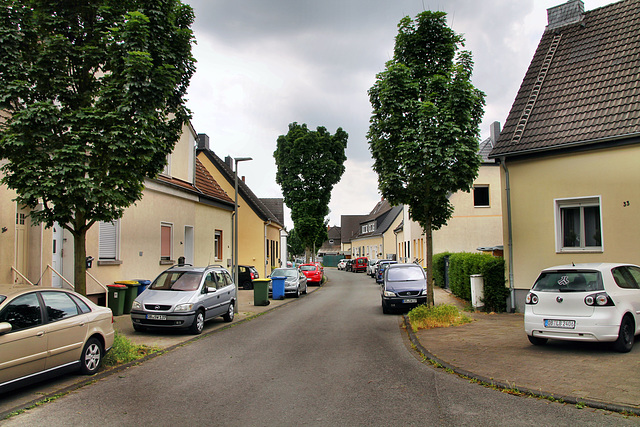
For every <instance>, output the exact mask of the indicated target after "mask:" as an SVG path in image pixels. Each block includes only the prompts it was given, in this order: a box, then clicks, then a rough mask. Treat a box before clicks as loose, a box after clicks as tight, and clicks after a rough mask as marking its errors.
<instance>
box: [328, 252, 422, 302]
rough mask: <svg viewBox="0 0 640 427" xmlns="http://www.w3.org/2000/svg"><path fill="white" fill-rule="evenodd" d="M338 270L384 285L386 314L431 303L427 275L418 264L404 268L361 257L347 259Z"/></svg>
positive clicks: (381, 295) (341, 262) (407, 265)
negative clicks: (369, 277)
mask: <svg viewBox="0 0 640 427" xmlns="http://www.w3.org/2000/svg"><path fill="white" fill-rule="evenodd" d="M338 270H344V271H352V272H356V273H357V272H360V271H363V272H365V273H366V274H367V275H369V276H371V277H373V278H374V279H375V280H376V283H378V284H379V285H380V297H381V304H382V312H383V313H385V314H387V313H392V312H399V311H402V312H406V311H408V310H410V309H412V308H413V307H416V306H418V305H421V304H426V302H427V275H426V274H425V271H424V269H423V268H422V267H421V266H419V265H417V264H400V263H398V262H397V261H394V260H390V259H380V260H378V259H372V260H369V259H368V258H366V257H358V258H355V259H343V260H340V262H339V263H338Z"/></svg>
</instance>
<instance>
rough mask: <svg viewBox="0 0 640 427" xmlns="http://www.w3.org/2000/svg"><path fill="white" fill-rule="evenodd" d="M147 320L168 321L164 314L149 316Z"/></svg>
mask: <svg viewBox="0 0 640 427" xmlns="http://www.w3.org/2000/svg"><path fill="white" fill-rule="evenodd" d="M147 320H167V316H165V315H164V314H147Z"/></svg>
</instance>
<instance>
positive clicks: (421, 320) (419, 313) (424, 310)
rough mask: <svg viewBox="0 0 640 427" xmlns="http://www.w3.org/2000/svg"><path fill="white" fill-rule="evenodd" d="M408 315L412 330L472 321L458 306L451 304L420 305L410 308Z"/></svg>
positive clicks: (456, 324)
mask: <svg viewBox="0 0 640 427" xmlns="http://www.w3.org/2000/svg"><path fill="white" fill-rule="evenodd" d="M408 316H409V320H410V321H411V327H412V328H413V331H414V332H416V331H418V330H420V329H431V328H446V327H448V326H458V325H464V324H465V323H470V322H471V321H472V319H471V318H470V317H469V316H467V315H465V314H463V313H461V312H460V310H458V307H456V306H454V305H451V304H440V305H436V306H434V307H428V306H426V305H420V306H418V307H416V308H414V309H412V310H411V311H410V312H409V314H408Z"/></svg>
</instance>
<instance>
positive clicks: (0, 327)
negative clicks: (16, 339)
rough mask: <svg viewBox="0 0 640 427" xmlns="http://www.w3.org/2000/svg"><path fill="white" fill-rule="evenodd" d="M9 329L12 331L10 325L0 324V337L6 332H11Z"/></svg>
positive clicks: (6, 323)
mask: <svg viewBox="0 0 640 427" xmlns="http://www.w3.org/2000/svg"><path fill="white" fill-rule="evenodd" d="M11 329H13V327H12V326H11V323H9V322H0V335H4V334H6V333H8V332H11Z"/></svg>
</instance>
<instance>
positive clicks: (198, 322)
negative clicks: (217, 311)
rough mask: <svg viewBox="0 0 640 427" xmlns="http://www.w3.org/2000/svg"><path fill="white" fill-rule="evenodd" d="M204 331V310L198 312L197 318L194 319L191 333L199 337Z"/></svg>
mask: <svg viewBox="0 0 640 427" xmlns="http://www.w3.org/2000/svg"><path fill="white" fill-rule="evenodd" d="M203 329H204V312H203V311H202V310H198V312H197V313H196V317H195V318H194V319H193V323H192V324H191V326H189V332H191V333H192V334H194V335H199V334H201V333H202V330H203Z"/></svg>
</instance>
